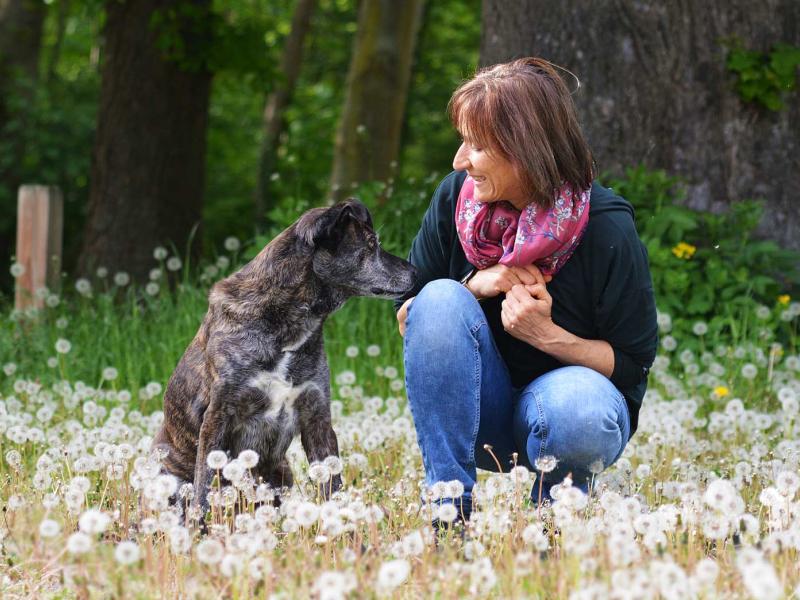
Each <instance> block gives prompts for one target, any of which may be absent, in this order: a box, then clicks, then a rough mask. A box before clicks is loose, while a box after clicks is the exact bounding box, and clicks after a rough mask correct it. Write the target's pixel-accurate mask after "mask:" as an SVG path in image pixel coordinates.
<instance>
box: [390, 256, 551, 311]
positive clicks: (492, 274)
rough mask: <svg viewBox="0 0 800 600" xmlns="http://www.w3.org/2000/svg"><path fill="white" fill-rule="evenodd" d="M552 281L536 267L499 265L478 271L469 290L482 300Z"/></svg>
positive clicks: (469, 282)
mask: <svg viewBox="0 0 800 600" xmlns="http://www.w3.org/2000/svg"><path fill="white" fill-rule="evenodd" d="M552 279H553V278H552V277H551V276H550V275H542V272H541V271H540V270H539V267H537V266H536V265H528V266H525V267H507V266H505V265H501V264H499V263H498V264H496V265H493V266H491V267H489V268H488V269H482V270H480V271H477V272H476V273H475V275H473V276H472V278H470V280H469V281H468V282H467V289H468V290H469V291H470V292H472V295H473V296H475V297H476V298H478V299H479V300H480V299H481V298H492V297H494V296H497V295H498V294H507V293H508V292H509V291H510V290H511V288H512V287H514V286H515V285H535V284H540V285H544V284H545V283H549V282H550V281H551V280H552ZM398 314H399V313H398Z"/></svg>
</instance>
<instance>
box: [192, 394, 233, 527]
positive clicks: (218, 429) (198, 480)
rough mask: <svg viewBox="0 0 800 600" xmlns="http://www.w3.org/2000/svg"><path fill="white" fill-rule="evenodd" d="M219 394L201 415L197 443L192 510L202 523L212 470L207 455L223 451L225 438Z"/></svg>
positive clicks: (225, 423) (225, 432) (224, 421)
mask: <svg viewBox="0 0 800 600" xmlns="http://www.w3.org/2000/svg"><path fill="white" fill-rule="evenodd" d="M220 396H221V394H214V395H213V396H212V399H211V403H210V404H209V407H208V409H207V410H206V413H205V415H203V424H202V425H201V426H200V436H199V440H198V443H197V459H196V461H195V465H194V502H193V504H192V507H193V509H195V510H196V511H199V512H200V515H199V516H200V519H201V521H202V519H203V517H205V514H206V512H207V511H208V508H209V505H208V486H209V483H210V479H211V476H212V470H211V469H210V468H209V467H208V465H207V464H206V459H207V458H208V453H209V452H211V451H212V450H224V442H225V439H226V437H227V429H226V427H227V425H228V424H227V422H226V419H225V418H224V415H223V413H222V410H221V406H220Z"/></svg>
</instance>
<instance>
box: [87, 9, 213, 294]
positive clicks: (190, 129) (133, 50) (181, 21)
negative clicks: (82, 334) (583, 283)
mask: <svg viewBox="0 0 800 600" xmlns="http://www.w3.org/2000/svg"><path fill="white" fill-rule="evenodd" d="M181 5H183V6H181ZM209 7H210V0H127V1H124V2H119V1H117V2H109V3H108V4H107V8H106V10H107V19H106V26H105V31H104V35H105V45H104V49H103V52H104V55H103V59H102V67H101V77H102V83H101V92H100V107H99V114H98V123H97V133H96V137H95V144H94V151H93V154H92V172H91V188H90V191H89V214H88V218H87V223H86V230H85V233H84V242H83V247H82V251H81V256H80V259H79V271H81V272H83V273H89V272H91V270H92V269H93V268H95V267H97V266H100V265H102V266H105V267H107V268H108V269H110V271H111V272H112V273H114V272H115V271H127V272H128V273H130V274H131V275H132V276H134V277H135V278H137V279H144V278H145V276H146V274H147V273H148V271H149V269H150V268H152V267H153V266H155V263H154V261H153V248H154V247H155V246H157V245H166V246H167V247H169V246H171V245H173V244H174V246H175V248H176V250H177V251H178V252H179V253H180V254H181V256H183V255H184V254H185V252H186V245H187V241H188V240H189V237H190V235H191V233H192V231H193V229H194V228H196V227H197V226H199V224H200V218H201V210H202V204H203V188H204V179H205V178H204V174H205V149H206V128H207V124H208V102H209V91H210V85H211V74H210V72H209V71H208V70H207V69H206V67H205V61H203V60H202V59H200V60H199V62H197V61H198V58H197V57H198V56H202V52H203V51H204V49H205V48H206V47H207V45H208V43H209V41H210V30H209V29H208V27H207V25H208V23H209V14H208V13H209ZM184 9H186V10H184ZM188 9H191V11H189V10H188ZM173 10H175V13H172V11H173ZM156 11H162V12H158V13H156ZM154 14H158V15H168V14H176V15H178V17H177V21H176V27H177V31H175V32H173V31H170V35H175V34H177V35H179V36H180V39H181V45H182V46H183V47H184V49H185V54H184V55H183V56H182V57H181V59H177V60H176V59H166V58H165V57H164V51H163V50H162V48H161V47H160V46H159V43H160V42H161V43H163V41H164V39H163V38H159V35H160V33H159V32H158V31H157V30H156V28H154V27H153V25H151V23H152V22H153V18H154ZM189 14H191V15H194V16H191V17H190V16H187V15H189ZM179 47H180V46H179ZM183 60H185V61H186V63H184V62H183ZM199 240H200V235H199V232H198V233H196V234H195V235H194V237H193V238H192V245H191V250H190V255H192V256H195V255H196V254H197V252H198V251H199Z"/></svg>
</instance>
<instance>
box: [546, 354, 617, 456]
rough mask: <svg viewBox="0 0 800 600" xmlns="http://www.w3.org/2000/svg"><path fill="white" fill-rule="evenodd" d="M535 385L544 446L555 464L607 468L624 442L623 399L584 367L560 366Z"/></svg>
mask: <svg viewBox="0 0 800 600" xmlns="http://www.w3.org/2000/svg"><path fill="white" fill-rule="evenodd" d="M541 379H542V381H537V383H538V389H537V393H538V394H539V397H540V398H541V409H542V412H543V418H544V420H545V421H546V423H547V429H548V446H549V447H550V449H551V451H552V454H554V455H555V456H556V457H557V458H558V459H559V460H560V461H563V462H564V463H566V464H568V465H572V466H575V467H584V468H585V467H587V466H588V465H591V464H594V465H598V464H602V466H603V468H605V467H607V466H609V465H610V464H611V463H613V462H614V461H615V460H616V458H617V457H618V456H619V454H620V453H621V452H622V449H623V448H624V446H625V444H626V443H627V441H628V440H627V438H628V429H629V425H628V412H627V407H626V405H625V399H624V397H623V396H622V394H620V392H619V391H618V390H617V389H616V388H615V387H614V385H613V384H612V383H611V382H610V381H609V380H608V379H607V378H606V377H605V376H603V375H602V374H600V373H598V372H597V371H594V370H592V369H588V368H586V367H578V366H571V367H564V368H562V369H557V370H556V371H552V372H551V373H548V374H547V375H545V376H543V377H542V378H541Z"/></svg>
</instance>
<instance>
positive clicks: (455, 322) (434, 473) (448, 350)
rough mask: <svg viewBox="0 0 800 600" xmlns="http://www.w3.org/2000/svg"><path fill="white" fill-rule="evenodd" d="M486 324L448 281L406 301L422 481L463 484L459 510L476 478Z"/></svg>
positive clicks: (409, 378)
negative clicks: (409, 302) (422, 470)
mask: <svg viewBox="0 0 800 600" xmlns="http://www.w3.org/2000/svg"><path fill="white" fill-rule="evenodd" d="M488 329H489V328H488V325H487V324H486V319H485V316H484V314H483V311H482V310H481V307H480V305H479V304H478V302H477V301H476V300H475V298H474V297H473V296H472V294H471V293H470V292H469V291H468V290H467V289H466V288H464V286H462V285H460V284H459V283H458V282H455V281H452V280H449V279H439V280H435V281H432V282H430V283H429V284H427V285H426V286H425V287H424V288H423V289H422V291H421V292H420V293H419V294H418V295H417V297H416V298H415V299H414V301H413V302H412V303H411V305H410V306H409V309H408V317H407V320H406V333H405V339H404V361H405V377H406V391H407V394H408V402H409V405H410V407H411V413H412V416H413V418H414V425H415V427H416V431H417V441H418V443H419V446H420V450H421V452H422V460H423V463H424V466H425V480H426V483H427V485H428V486H433V485H434V484H436V483H438V482H449V481H453V480H457V481H459V482H461V484H462V485H463V494H462V496H461V504H462V506H460V507H457V508H460V509H461V511H462V513H463V515H464V516H468V513H469V511H470V509H471V500H472V498H471V491H472V488H473V486H474V485H475V478H476V466H475V441H476V439H477V435H478V429H479V424H480V402H481V381H482V377H484V374H483V373H482V365H483V362H484V361H483V360H482V356H481V354H482V353H486V352H487V351H489V349H490V350H491V351H492V352H496V350H495V349H494V346H493V343H492V341H491V332H490V331H489V330H488ZM489 362H490V361H489ZM454 487H455V488H459V487H460V486H458V485H457V484H456V485H455V486H454Z"/></svg>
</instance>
